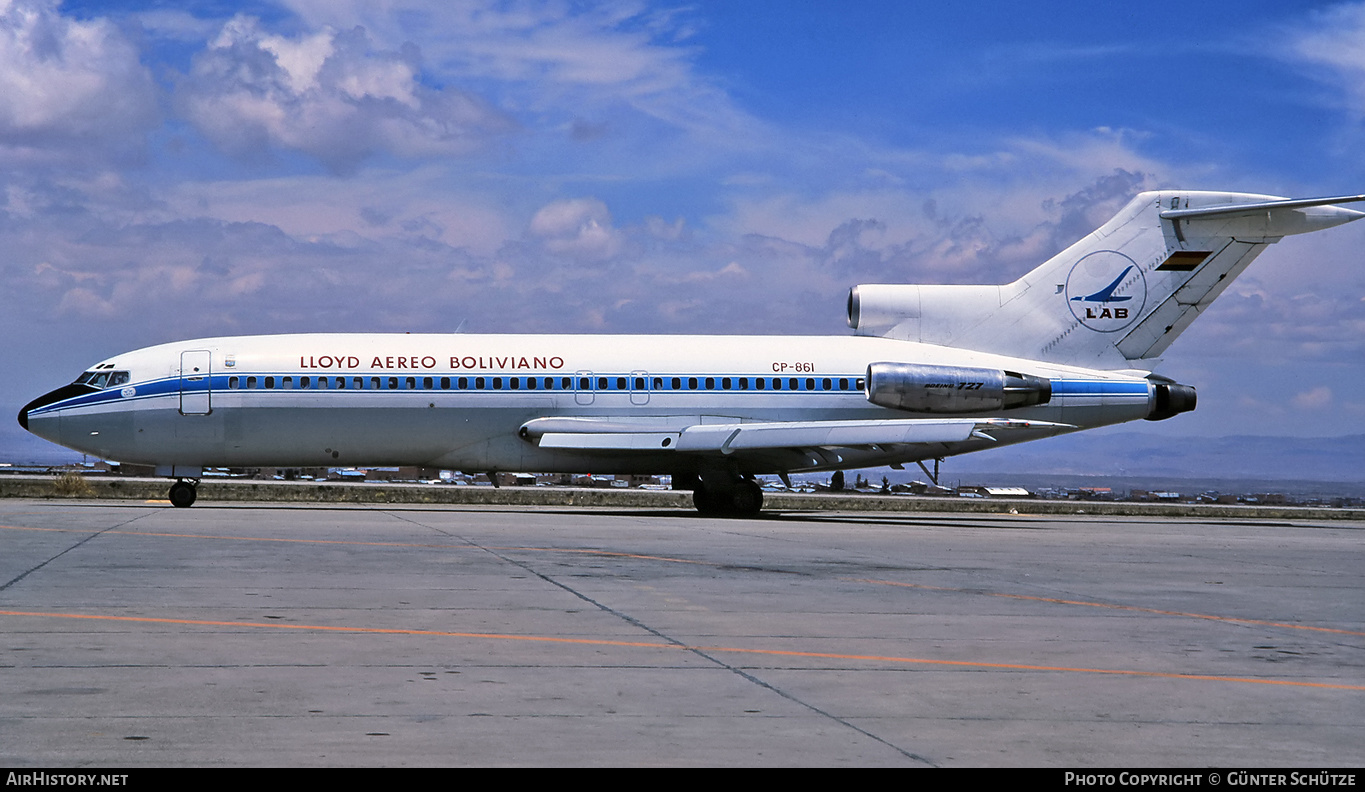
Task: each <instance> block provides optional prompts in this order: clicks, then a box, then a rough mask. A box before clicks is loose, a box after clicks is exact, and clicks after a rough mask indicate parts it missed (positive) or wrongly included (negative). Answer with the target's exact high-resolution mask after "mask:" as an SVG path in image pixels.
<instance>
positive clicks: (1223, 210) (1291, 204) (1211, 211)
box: [1161, 195, 1365, 220]
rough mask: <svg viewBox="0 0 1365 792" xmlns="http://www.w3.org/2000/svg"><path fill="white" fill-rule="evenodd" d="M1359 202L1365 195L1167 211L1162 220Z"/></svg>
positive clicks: (1162, 214) (1292, 199)
mask: <svg viewBox="0 0 1365 792" xmlns="http://www.w3.org/2000/svg"><path fill="white" fill-rule="evenodd" d="M1359 201H1365V195H1339V196H1336V197H1334V198H1291V199H1288V200H1281V201H1260V202H1256V203H1240V204H1229V205H1225V206H1204V207H1199V208H1197V209H1167V210H1166V211H1164V212H1162V213H1161V219H1163V220H1179V219H1187V218H1192V217H1214V216H1217V215H1237V214H1253V213H1260V212H1265V211H1268V210H1271V209H1307V208H1309V207H1313V206H1335V205H1337V204H1344V203H1357V202H1359Z"/></svg>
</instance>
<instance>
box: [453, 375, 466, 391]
mask: <svg viewBox="0 0 1365 792" xmlns="http://www.w3.org/2000/svg"><path fill="white" fill-rule="evenodd" d="M455 384H456V385H457V386H458V387H459V389H460V390H469V377H460V378H459V379H458V380H456V381H455Z"/></svg>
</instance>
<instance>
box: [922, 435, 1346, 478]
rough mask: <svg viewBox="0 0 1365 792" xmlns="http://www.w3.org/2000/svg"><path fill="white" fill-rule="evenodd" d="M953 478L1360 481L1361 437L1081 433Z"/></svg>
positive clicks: (954, 464)
mask: <svg viewBox="0 0 1365 792" xmlns="http://www.w3.org/2000/svg"><path fill="white" fill-rule="evenodd" d="M945 465H946V466H947V468H946V469H948V470H951V471H953V473H954V474H958V473H976V472H1010V473H1038V474H1054V475H1080V476H1124V477H1157V478H1201V479H1203V478H1219V479H1258V480H1272V481H1273V480H1299V481H1304V480H1309V481H1341V482H1353V483H1361V482H1365V435H1360V434H1357V435H1344V436H1341V437H1267V436H1255V435H1234V436H1231V437H1187V438H1180V439H1172V438H1171V437H1168V436H1161V435H1153V434H1144V433H1140V432H1080V433H1077V434H1073V435H1067V436H1065V437H1055V438H1052V439H1050V440H1039V441H1037V442H1033V443H1025V444H1023V445H1018V446H1011V447H1008V448H1001V449H997V450H993V451H986V452H984V453H980V454H968V455H966V456H961V457H954V458H951V459H949V460H947V462H946V463H945Z"/></svg>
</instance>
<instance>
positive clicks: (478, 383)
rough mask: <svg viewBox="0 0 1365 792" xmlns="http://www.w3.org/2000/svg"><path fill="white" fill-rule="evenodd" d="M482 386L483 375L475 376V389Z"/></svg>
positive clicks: (481, 388)
mask: <svg viewBox="0 0 1365 792" xmlns="http://www.w3.org/2000/svg"><path fill="white" fill-rule="evenodd" d="M483 386H484V378H483V377H475V378H474V387H475V388H477V389H479V390H483Z"/></svg>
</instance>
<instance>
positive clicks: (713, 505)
mask: <svg viewBox="0 0 1365 792" xmlns="http://www.w3.org/2000/svg"><path fill="white" fill-rule="evenodd" d="M723 495H724V493H723V492H722V493H718V492H715V491H713V490H710V489H708V488H706V487H703V486H700V485H698V486H697V488H696V489H694V490H692V505H693V506H695V507H697V511H698V512H700V513H702V514H704V515H706V516H707V517H719V516H721V515H723V514H725V505H726V504H725V498H724V497H718V496H723Z"/></svg>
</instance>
